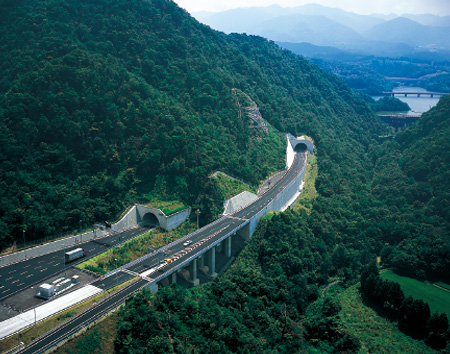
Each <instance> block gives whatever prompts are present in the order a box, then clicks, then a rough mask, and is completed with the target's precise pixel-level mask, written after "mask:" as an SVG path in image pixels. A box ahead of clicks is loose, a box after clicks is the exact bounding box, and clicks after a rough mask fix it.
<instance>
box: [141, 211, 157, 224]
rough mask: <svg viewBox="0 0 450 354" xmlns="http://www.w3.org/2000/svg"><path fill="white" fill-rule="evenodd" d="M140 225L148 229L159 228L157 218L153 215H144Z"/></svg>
mask: <svg viewBox="0 0 450 354" xmlns="http://www.w3.org/2000/svg"><path fill="white" fill-rule="evenodd" d="M141 225H142V226H148V227H152V226H160V225H159V220H158V218H157V217H156V215H155V214H153V213H146V214H144V217H143V218H142V223H141Z"/></svg>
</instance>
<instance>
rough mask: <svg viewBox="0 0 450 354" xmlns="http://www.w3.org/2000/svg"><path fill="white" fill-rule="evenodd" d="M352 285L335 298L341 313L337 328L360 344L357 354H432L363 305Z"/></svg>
mask: <svg viewBox="0 0 450 354" xmlns="http://www.w3.org/2000/svg"><path fill="white" fill-rule="evenodd" d="M359 286H360V285H359V284H356V285H353V286H351V287H350V288H348V289H346V290H345V291H343V292H342V293H340V294H339V295H338V297H339V301H340V303H341V306H342V310H341V312H340V313H339V315H340V318H341V328H340V330H341V331H343V332H347V333H349V334H351V335H353V336H355V337H356V338H358V339H359V340H360V341H361V348H360V350H359V351H358V352H357V354H367V353H389V354H394V353H396V354H403V353H409V354H432V353H435V351H434V350H433V349H431V348H429V347H427V346H426V345H425V343H424V342H423V341H419V340H415V339H413V338H411V337H408V336H407V335H406V334H404V333H402V332H401V331H400V330H399V329H398V327H397V326H396V325H395V323H393V322H391V321H389V320H388V319H386V318H384V317H381V316H379V315H378V314H377V313H376V311H375V310H373V309H371V308H370V307H368V306H365V305H364V304H363V302H362V299H361V294H360V292H359V290H358V288H359Z"/></svg>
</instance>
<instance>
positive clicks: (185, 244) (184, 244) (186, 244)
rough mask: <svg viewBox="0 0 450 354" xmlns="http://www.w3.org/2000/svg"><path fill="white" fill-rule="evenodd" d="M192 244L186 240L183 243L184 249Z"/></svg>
mask: <svg viewBox="0 0 450 354" xmlns="http://www.w3.org/2000/svg"><path fill="white" fill-rule="evenodd" d="M191 243H192V240H187V241H186V242H185V243H183V246H184V247H187V246H189V245H190V244H191Z"/></svg>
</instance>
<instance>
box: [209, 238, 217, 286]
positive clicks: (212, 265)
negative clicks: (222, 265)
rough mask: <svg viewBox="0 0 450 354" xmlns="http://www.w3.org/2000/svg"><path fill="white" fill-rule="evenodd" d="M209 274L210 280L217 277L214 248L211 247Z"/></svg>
mask: <svg viewBox="0 0 450 354" xmlns="http://www.w3.org/2000/svg"><path fill="white" fill-rule="evenodd" d="M208 266H209V272H210V276H211V277H212V278H216V277H217V275H218V274H217V273H216V246H214V247H212V248H211V249H210V250H209V264H208Z"/></svg>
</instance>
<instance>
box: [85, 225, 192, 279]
mask: <svg viewBox="0 0 450 354" xmlns="http://www.w3.org/2000/svg"><path fill="white" fill-rule="evenodd" d="M195 230H196V225H195V222H193V221H190V220H187V221H185V222H184V223H183V224H181V225H180V226H179V227H177V228H176V229H174V230H171V231H164V230H161V229H160V228H156V229H153V230H150V231H148V232H146V233H145V234H143V235H140V236H138V237H136V238H134V239H133V240H130V241H127V242H125V243H123V244H122V245H120V246H117V247H114V248H112V249H110V250H108V251H106V252H104V253H102V254H100V255H98V256H95V257H93V258H91V259H89V260H87V261H86V262H83V263H81V264H79V265H78V267H79V268H82V269H86V270H89V271H91V272H94V273H97V274H106V273H108V272H110V271H112V270H114V269H116V268H118V267H121V266H123V265H125V264H127V263H130V262H132V261H134V260H136V259H139V258H141V257H143V256H145V255H146V254H149V253H151V252H152V251H154V250H156V249H158V248H161V247H164V246H166V245H168V244H169V243H172V242H174V241H176V240H178V239H180V238H182V237H183V236H186V235H188V234H190V233H191V232H194V231H195Z"/></svg>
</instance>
